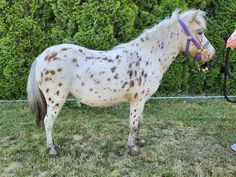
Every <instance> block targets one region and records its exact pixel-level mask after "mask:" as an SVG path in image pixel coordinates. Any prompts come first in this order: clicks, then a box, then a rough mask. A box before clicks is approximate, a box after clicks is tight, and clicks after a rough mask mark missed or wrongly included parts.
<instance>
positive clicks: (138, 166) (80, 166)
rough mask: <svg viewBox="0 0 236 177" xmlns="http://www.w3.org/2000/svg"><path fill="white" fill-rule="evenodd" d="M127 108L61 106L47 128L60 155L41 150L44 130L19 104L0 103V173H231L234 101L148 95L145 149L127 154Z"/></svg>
mask: <svg viewBox="0 0 236 177" xmlns="http://www.w3.org/2000/svg"><path fill="white" fill-rule="evenodd" d="M128 115H129V110H128V106H127V105H120V106H115V107H112V108H94V107H88V106H84V105H83V106H82V108H79V109H78V108H76V107H75V105H74V104H73V103H69V104H67V105H66V106H65V107H64V108H63V110H62V112H61V113H60V116H59V117H58V120H57V121H56V124H55V126H54V134H55V141H56V142H57V143H58V144H59V145H60V155H59V156H58V157H55V158H50V157H48V156H47V154H46V152H45V149H46V148H45V143H46V142H45V135H44V129H43V128H38V127H36V125H35V122H34V118H33V116H32V114H30V113H29V109H28V106H27V104H23V103H22V104H0V143H1V144H0V176H3V177H9V176H17V177H21V176H22V177H25V176H40V177H45V176H66V177H68V176H69V177H70V176H80V177H81V176H86V177H87V176H93V177H94V176H127V177H128V176H144V177H147V176H163V177H164V176H165V177H172V176H184V177H185V176H187V177H188V176H191V177H192V176H204V177H205V176H214V177H215V176H222V177H230V176H232V177H233V176H236V153H235V152H232V151H231V149H230V146H231V144H232V143H236V105H235V104H230V103H227V102H225V101H223V100H175V101H170V100H169V101H166V100H155V101H154V100H152V101H149V102H148V103H147V104H146V108H145V111H144V126H143V127H142V130H143V133H144V137H145V140H146V141H147V146H146V147H144V148H142V149H141V154H140V155H139V156H135V157H132V156H130V155H128V154H127V146H126V143H127V138H128Z"/></svg>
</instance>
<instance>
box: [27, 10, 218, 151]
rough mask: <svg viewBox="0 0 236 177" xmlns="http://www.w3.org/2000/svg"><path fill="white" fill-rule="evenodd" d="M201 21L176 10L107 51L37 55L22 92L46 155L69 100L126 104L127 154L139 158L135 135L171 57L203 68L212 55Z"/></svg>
mask: <svg viewBox="0 0 236 177" xmlns="http://www.w3.org/2000/svg"><path fill="white" fill-rule="evenodd" d="M204 15H205V13H204V12H203V11H200V10H189V11H186V12H183V13H180V12H179V11H178V10H176V11H175V12H173V14H172V16H171V18H168V19H165V20H163V21H162V22H160V23H159V24H157V25H155V26H154V27H152V28H151V29H148V30H145V31H144V33H143V34H141V35H140V36H139V37H137V38H136V39H134V40H132V41H130V42H128V43H125V44H121V45H118V46H116V47H115V48H113V49H112V50H108V51H98V50H91V49H87V48H84V47H81V46H77V45H72V44H60V45H55V46H52V47H49V48H47V49H46V50H45V51H44V52H43V53H41V54H40V55H39V56H38V57H37V58H36V60H35V61H34V62H33V64H32V67H31V70H30V74H29V78H28V83H27V92H28V100H29V104H30V108H31V110H32V111H33V113H34V114H35V116H36V121H37V123H38V124H39V123H40V122H43V123H44V126H45V132H46V139H47V147H48V149H49V155H57V150H56V149H57V148H56V144H55V143H54V141H53V125H54V122H55V120H56V118H57V116H58V113H59V111H60V110H61V108H62V107H63V105H64V103H65V101H66V99H67V97H68V95H69V94H70V95H73V96H74V97H75V98H76V99H78V100H79V101H80V102H81V103H84V104H87V105H91V106H104V107H105V106H112V105H115V104H118V103H122V102H127V103H129V105H130V115H129V116H130V121H129V128H130V131H129V137H128V149H129V153H130V154H131V155H137V154H139V152H140V149H139V146H143V145H144V143H145V141H144V140H143V138H142V135H141V133H140V127H141V124H142V120H143V109H144V105H145V102H146V101H147V100H148V99H149V98H150V97H151V96H152V95H153V94H154V93H155V92H156V90H157V89H158V87H159V84H160V81H161V79H162V77H163V74H164V73H165V72H166V70H167V69H168V67H169V66H170V64H171V63H172V62H173V60H174V59H175V58H176V56H177V55H178V54H179V53H180V52H184V54H185V55H190V56H192V57H195V62H198V60H202V61H203V62H206V61H208V60H210V59H211V58H212V56H213V55H214V53H215V49H214V48H213V46H212V45H211V44H210V43H209V42H208V40H207V39H206V37H205V36H204V33H203V32H204V29H205V28H206V22H205V20H204ZM136 140H137V142H136Z"/></svg>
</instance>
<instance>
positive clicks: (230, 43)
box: [226, 30, 236, 49]
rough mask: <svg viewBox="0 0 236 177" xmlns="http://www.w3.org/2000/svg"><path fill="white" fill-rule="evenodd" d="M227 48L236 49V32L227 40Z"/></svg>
mask: <svg viewBox="0 0 236 177" xmlns="http://www.w3.org/2000/svg"><path fill="white" fill-rule="evenodd" d="M226 47H227V48H231V49H234V48H236V30H235V31H234V32H233V34H231V36H230V37H229V39H228V40H227V44H226Z"/></svg>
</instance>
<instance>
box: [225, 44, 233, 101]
mask: <svg viewBox="0 0 236 177" xmlns="http://www.w3.org/2000/svg"><path fill="white" fill-rule="evenodd" d="M230 51H231V49H230V48H227V50H226V55H225V65H224V68H223V72H224V84H223V87H224V88H223V90H224V96H225V99H226V100H227V101H229V102H230V103H236V100H231V99H229V97H228V95H227V78H230V79H232V80H233V81H236V78H235V77H233V76H232V74H231V73H230V64H229V56H230ZM223 57H224V51H223Z"/></svg>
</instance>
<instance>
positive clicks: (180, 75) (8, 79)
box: [0, 0, 236, 99]
mask: <svg viewBox="0 0 236 177" xmlns="http://www.w3.org/2000/svg"><path fill="white" fill-rule="evenodd" d="M176 8H180V9H183V10H187V9H190V8H200V9H202V10H204V11H206V12H207V22H208V30H207V31H206V36H207V38H208V39H209V40H210V41H211V43H212V44H213V45H214V47H215V48H216V51H217V55H216V58H218V59H219V60H213V61H211V62H210V64H212V65H215V66H217V67H216V68H213V69H211V70H210V71H209V72H207V73H202V72H199V71H198V70H197V68H196V67H195V66H194V64H193V61H192V60H191V59H189V58H185V57H182V56H179V57H178V58H177V59H176V60H175V61H174V63H173V64H172V65H171V67H170V69H169V70H168V72H167V73H166V75H165V76H164V79H163V81H162V83H161V86H160V89H159V91H158V93H157V95H177V94H178V95H180V94H181V95H183V94H222V82H223V77H222V75H221V73H220V64H222V63H223V58H222V57H221V55H220V49H221V47H222V46H223V45H224V40H225V39H227V38H228V37H229V35H230V34H231V33H232V32H233V30H234V29H235V28H236V15H235V12H236V3H235V0H227V1H225V0H159V1H157V0H142V1H141V0H120V1H114V0H99V1H98V0H67V1H66V0H30V1H28V0H21V1H13V0H8V1H6V0H0V12H1V13H0V99H19V98H26V83H27V77H28V72H29V69H30V66H31V63H32V62H33V60H34V59H35V58H36V57H37V56H38V55H39V54H40V53H41V52H42V51H43V50H44V49H46V48H47V47H49V46H51V45H55V44H59V43H65V42H66V43H74V44H78V45H81V46H84V47H88V48H92V49H100V50H107V49H111V48H113V47H114V46H116V45H118V44H120V43H124V42H128V41H130V40H131V39H133V38H135V37H137V36H138V35H139V34H140V33H141V32H142V31H143V30H144V29H145V28H149V27H151V26H153V25H154V24H155V23H159V22H160V21H161V20H163V19H164V18H165V17H166V16H170V15H171V13H172V12H173V11H174V10H175V9H176ZM232 58H235V57H232ZM216 63H219V64H218V65H216ZM228 85H229V86H228V87H229V91H230V93H236V90H235V89H234V88H235V83H233V82H229V83H228Z"/></svg>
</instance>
